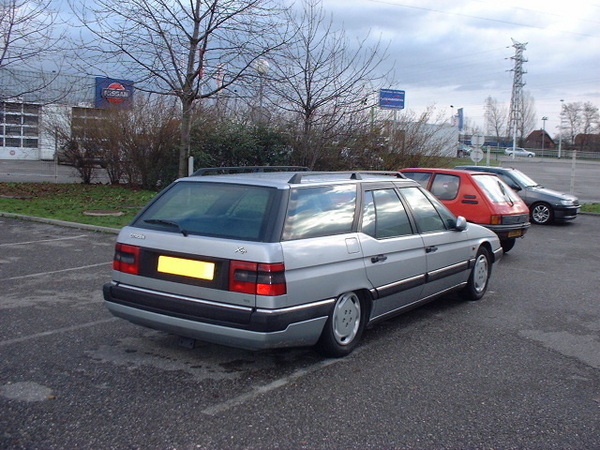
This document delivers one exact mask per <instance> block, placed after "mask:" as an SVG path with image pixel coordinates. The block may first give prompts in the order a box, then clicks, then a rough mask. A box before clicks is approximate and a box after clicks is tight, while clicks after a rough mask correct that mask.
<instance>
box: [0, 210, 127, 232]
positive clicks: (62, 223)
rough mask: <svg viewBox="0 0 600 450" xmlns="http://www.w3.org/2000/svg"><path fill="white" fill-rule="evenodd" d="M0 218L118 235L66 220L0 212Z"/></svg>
mask: <svg viewBox="0 0 600 450" xmlns="http://www.w3.org/2000/svg"><path fill="white" fill-rule="evenodd" d="M0 217H8V218H10V219H19V220H27V221H29V222H39V223H47V224H50V225H59V226H62V227H69V228H78V229H80V230H87V231H96V232H98V233H109V234H119V231H121V229H120V228H111V227H101V226H97V225H89V224H86V223H77V222H67V221H66V220H56V219H45V218H43V217H34V216H24V215H22V214H13V213H7V212H2V211H0Z"/></svg>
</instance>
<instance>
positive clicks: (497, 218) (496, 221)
mask: <svg viewBox="0 0 600 450" xmlns="http://www.w3.org/2000/svg"><path fill="white" fill-rule="evenodd" d="M490 224H491V225H501V224H502V216H496V215H493V216H492V220H491V222H490Z"/></svg>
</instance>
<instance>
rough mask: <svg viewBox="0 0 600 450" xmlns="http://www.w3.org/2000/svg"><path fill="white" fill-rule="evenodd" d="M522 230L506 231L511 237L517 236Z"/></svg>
mask: <svg viewBox="0 0 600 450" xmlns="http://www.w3.org/2000/svg"><path fill="white" fill-rule="evenodd" d="M522 233H523V232H522V231H521V230H515V231H509V232H508V237H509V238H512V237H519V236H521V234H522Z"/></svg>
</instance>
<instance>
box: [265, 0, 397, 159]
mask: <svg viewBox="0 0 600 450" xmlns="http://www.w3.org/2000/svg"><path fill="white" fill-rule="evenodd" d="M300 6H301V9H300V10H299V11H298V12H294V11H292V10H290V11H289V13H288V21H289V23H290V24H293V25H292V26H293V27H295V28H294V30H295V33H296V34H295V35H296V39H295V41H294V42H293V43H292V44H291V45H289V46H286V47H285V48H282V50H281V51H280V52H278V54H277V58H276V60H275V61H274V64H273V65H272V66H273V67H272V70H271V71H270V76H269V81H270V82H269V88H270V91H271V92H272V93H273V94H274V99H273V101H274V103H275V104H276V105H277V106H278V107H279V108H281V109H282V110H283V111H285V113H286V114H287V115H288V117H289V118H290V119H291V123H294V124H297V129H296V130H294V133H295V136H296V145H295V147H296V156H297V163H299V164H302V165H307V166H309V167H311V168H312V167H314V166H315V164H316V163H317V161H318V159H319V158H320V157H321V155H322V153H323V151H324V149H325V143H332V142H334V141H335V140H337V139H338V138H339V132H340V129H342V130H344V129H347V127H346V126H345V123H347V122H349V121H351V120H354V119H355V118H356V117H355V116H356V113H357V112H359V111H361V110H364V109H365V108H368V106H366V103H365V98H366V97H367V96H368V95H369V93H370V92H372V91H373V85H374V83H375V82H377V81H379V80H381V79H383V78H384V77H385V74H384V75H382V74H381V72H378V71H379V69H380V67H381V66H382V63H383V61H384V60H385V58H386V53H387V51H386V50H385V49H382V47H381V45H380V43H379V42H377V43H376V44H375V45H373V46H371V47H368V45H367V44H368V36H367V37H365V38H364V39H362V40H359V41H358V42H356V43H355V45H354V46H351V45H349V42H348V39H347V38H346V36H345V33H344V31H343V30H335V29H334V27H333V23H332V21H331V19H327V17H326V14H325V12H324V10H323V6H322V2H321V1H320V0H302V1H301V2H300ZM271 72H272V73H271ZM340 125H344V126H342V127H340Z"/></svg>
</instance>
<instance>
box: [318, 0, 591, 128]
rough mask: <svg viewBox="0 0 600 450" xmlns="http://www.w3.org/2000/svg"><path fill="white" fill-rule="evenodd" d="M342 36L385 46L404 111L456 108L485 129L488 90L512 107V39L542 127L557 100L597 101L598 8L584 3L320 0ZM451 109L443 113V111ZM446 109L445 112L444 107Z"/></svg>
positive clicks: (554, 114) (555, 115) (555, 114)
mask: <svg viewBox="0 0 600 450" xmlns="http://www.w3.org/2000/svg"><path fill="white" fill-rule="evenodd" d="M323 6H324V8H325V10H326V11H328V12H330V13H331V14H332V17H333V20H334V22H335V23H336V24H337V25H338V26H340V27H343V28H344V29H345V30H346V33H347V35H348V36H349V37H352V36H365V35H366V34H367V33H369V32H370V36H371V39H377V38H380V37H381V38H382V40H383V41H384V42H389V44H390V46H389V53H390V60H389V62H388V63H389V64H392V63H394V65H395V67H396V81H395V85H394V86H388V87H392V88H396V89H404V90H406V99H407V100H406V101H407V108H414V109H416V110H422V109H424V108H426V107H427V106H429V105H432V104H436V105H439V106H440V107H444V108H446V107H448V108H449V105H451V104H452V105H455V106H458V107H463V108H464V109H465V114H466V115H467V117H468V118H469V119H471V120H472V121H474V122H475V123H478V124H480V125H483V105H484V101H485V98H487V97H488V96H491V97H493V98H495V99H497V100H498V102H499V103H502V104H506V105H507V106H508V105H509V104H510V97H511V93H512V83H513V72H512V71H511V69H513V65H514V61H513V60H512V59H511V58H512V57H513V56H514V48H513V47H512V40H511V39H515V40H516V41H518V42H522V43H527V47H526V50H525V52H524V56H525V58H526V59H527V62H525V63H524V66H523V67H524V69H525V71H526V73H525V74H524V76H523V81H524V82H525V83H526V84H525V87H524V90H525V91H528V92H530V93H531V95H532V97H533V98H534V100H535V103H536V109H537V113H538V116H539V117H540V123H539V127H540V128H541V117H542V116H548V117H549V120H548V123H547V124H546V129H547V130H549V131H550V132H552V131H553V130H555V128H556V126H557V125H558V123H559V120H558V119H559V113H560V107H561V105H560V100H561V99H564V100H565V102H568V103H570V102H586V101H589V102H591V103H593V104H594V105H596V106H600V31H599V30H600V6H596V5H593V4H590V3H589V2H586V1H583V0H571V1H569V2H551V3H548V2H547V1H538V0H528V1H524V0H521V1H517V0H504V1H502V2H487V1H485V2H484V1H476V0H455V1H453V2H439V1H429V0H353V1H352V2H351V3H349V2H348V1H347V0H324V1H323ZM449 111H450V109H449ZM449 114H450V112H449Z"/></svg>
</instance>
